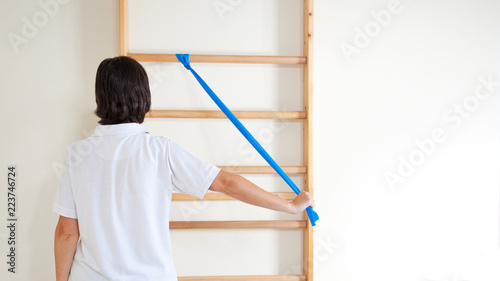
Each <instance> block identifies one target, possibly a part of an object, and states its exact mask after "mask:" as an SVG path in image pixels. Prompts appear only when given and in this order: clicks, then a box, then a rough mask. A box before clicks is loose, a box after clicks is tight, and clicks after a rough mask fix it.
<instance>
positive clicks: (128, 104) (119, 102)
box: [95, 56, 151, 125]
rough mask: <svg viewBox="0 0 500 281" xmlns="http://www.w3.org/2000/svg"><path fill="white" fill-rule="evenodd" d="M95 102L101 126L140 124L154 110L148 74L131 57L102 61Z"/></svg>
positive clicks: (96, 83)
mask: <svg viewBox="0 0 500 281" xmlns="http://www.w3.org/2000/svg"><path fill="white" fill-rule="evenodd" d="M95 98H96V103H97V109H96V110H95V114H96V115H97V116H98V117H100V118H101V120H100V121H99V124H101V125H112V124H120V123H134V122H135V123H139V124H141V123H142V122H144V116H145V115H146V113H147V112H148V111H149V109H150V107H151V92H150V90H149V82H148V76H147V74H146V71H145V70H144V68H143V67H142V65H141V64H140V63H138V62H137V61H136V60H134V59H132V58H129V57H124V56H120V57H114V58H108V59H105V60H103V61H102V62H101V64H100V65H99V67H98V68H97V75H96V79H95Z"/></svg>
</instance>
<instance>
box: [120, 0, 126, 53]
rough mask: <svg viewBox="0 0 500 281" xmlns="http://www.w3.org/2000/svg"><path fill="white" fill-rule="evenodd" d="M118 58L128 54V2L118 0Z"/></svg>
mask: <svg viewBox="0 0 500 281" xmlns="http://www.w3.org/2000/svg"><path fill="white" fill-rule="evenodd" d="M119 5H120V11H119V13H120V56H126V55H127V54H128V0H120V4H119Z"/></svg>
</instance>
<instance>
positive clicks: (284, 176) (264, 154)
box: [175, 54, 319, 226]
mask: <svg viewBox="0 0 500 281" xmlns="http://www.w3.org/2000/svg"><path fill="white" fill-rule="evenodd" d="M175 56H176V57H177V59H178V60H179V61H180V62H181V63H182V64H183V65H184V67H185V68H186V69H187V70H189V71H191V73H193V75H194V77H195V78H196V80H198V82H199V83H200V85H201V86H202V87H203V89H204V90H205V91H206V92H207V94H208V95H209V96H210V98H212V100H213V101H214V102H215V103H216V104H217V106H218V107H219V108H220V109H221V110H222V112H224V114H225V115H226V116H227V118H228V119H229V120H230V121H231V122H232V123H233V125H234V126H235V127H236V128H237V129H238V130H239V131H240V133H241V134H242V135H243V136H244V137H245V138H246V139H247V140H248V141H249V142H250V144H251V145H252V146H253V147H254V148H255V149H256V150H257V152H259V154H260V155H261V156H262V157H263V158H264V159H265V160H266V161H267V163H269V165H271V167H273V169H274V170H275V171H276V172H277V173H278V174H279V175H280V176H281V178H282V179H283V180H284V181H285V182H286V183H287V184H288V185H289V186H290V188H292V190H293V191H294V192H295V194H297V195H298V194H299V193H300V189H298V188H297V186H296V185H295V183H294V182H293V181H292V180H291V179H290V178H289V177H288V176H287V174H285V172H284V171H283V170H282V169H281V167H280V166H278V164H277V163H276V162H275V161H274V159H273V158H272V157H271V156H270V155H269V153H267V151H266V150H265V149H264V148H263V147H262V145H260V143H259V142H258V141H257V140H256V139H255V138H254V137H253V136H252V134H250V132H249V131H248V130H247V128H245V126H243V124H242V123H241V122H240V120H238V118H236V116H234V114H233V113H232V112H231V110H229V108H227V106H226V105H225V104H224V103H223V102H222V101H221V100H220V99H219V97H218V96H217V95H216V94H215V93H214V92H213V91H212V89H210V87H209V86H208V85H207V83H205V81H203V79H202V78H201V77H200V76H199V75H198V73H196V71H194V70H193V69H192V68H191V65H190V64H189V54H176V55H175ZM306 212H307V215H308V216H309V220H310V221H311V225H312V226H315V225H316V221H317V220H318V219H319V216H318V214H317V213H316V212H315V211H314V210H313V209H312V208H311V207H307V209H306Z"/></svg>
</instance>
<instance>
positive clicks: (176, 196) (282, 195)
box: [172, 192, 297, 201]
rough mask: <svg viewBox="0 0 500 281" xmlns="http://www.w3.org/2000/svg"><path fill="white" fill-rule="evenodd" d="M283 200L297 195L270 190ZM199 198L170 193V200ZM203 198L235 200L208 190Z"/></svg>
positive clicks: (193, 199)
mask: <svg viewBox="0 0 500 281" xmlns="http://www.w3.org/2000/svg"><path fill="white" fill-rule="evenodd" d="M271 193H272V194H274V195H276V196H279V197H280V198H283V199H285V200H293V199H295V197H296V196H297V195H295V193H293V192H271ZM195 200H200V199H199V198H198V197H194V196H190V195H187V194H184V193H172V201H195ZM203 200H213V201H216V200H235V199H234V198H233V197H230V196H227V195H226V194H224V193H218V192H209V193H207V194H206V195H205V197H203Z"/></svg>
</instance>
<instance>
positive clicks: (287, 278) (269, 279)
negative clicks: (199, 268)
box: [178, 275, 306, 281]
mask: <svg viewBox="0 0 500 281" xmlns="http://www.w3.org/2000/svg"><path fill="white" fill-rule="evenodd" d="M178 279H179V281H233V280H234V281H306V277H305V276H304V275H246V276H185V277H178Z"/></svg>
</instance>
